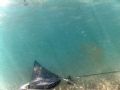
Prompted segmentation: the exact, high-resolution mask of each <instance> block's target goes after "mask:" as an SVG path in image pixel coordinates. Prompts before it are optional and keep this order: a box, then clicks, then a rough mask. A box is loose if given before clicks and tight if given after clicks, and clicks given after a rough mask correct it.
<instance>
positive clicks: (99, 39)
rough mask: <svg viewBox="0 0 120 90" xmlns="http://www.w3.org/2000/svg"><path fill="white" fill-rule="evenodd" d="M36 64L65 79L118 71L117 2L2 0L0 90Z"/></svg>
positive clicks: (24, 78)
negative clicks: (35, 62)
mask: <svg viewBox="0 0 120 90" xmlns="http://www.w3.org/2000/svg"><path fill="white" fill-rule="evenodd" d="M34 60H37V61H38V62H39V63H40V64H41V65H42V66H44V67H46V68H47V69H49V70H50V71H52V72H54V73H56V74H58V75H60V76H62V77H66V76H68V75H71V76H73V77H75V76H80V75H84V74H92V73H101V72H109V71H114V70H120V67H119V66H120V1H119V0H35V1H34V0H31V1H30V0H28V1H27V0H26V2H24V1H22V0H4V1H2V0H0V90H17V89H18V88H19V87H20V85H22V84H24V83H26V82H28V81H29V80H30V79H31V74H32V68H33V62H34Z"/></svg>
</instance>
